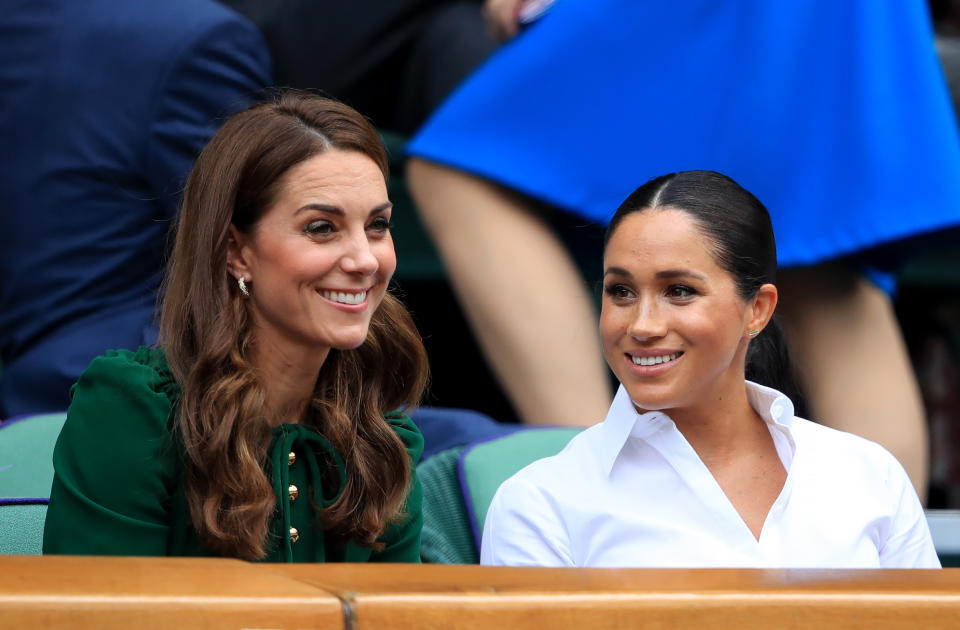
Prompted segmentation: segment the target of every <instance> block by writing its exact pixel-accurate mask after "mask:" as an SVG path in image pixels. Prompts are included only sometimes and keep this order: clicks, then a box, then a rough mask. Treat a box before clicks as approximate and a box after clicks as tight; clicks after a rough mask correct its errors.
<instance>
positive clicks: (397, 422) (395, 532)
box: [370, 411, 423, 563]
mask: <svg viewBox="0 0 960 630" xmlns="http://www.w3.org/2000/svg"><path fill="white" fill-rule="evenodd" d="M386 420H387V422H388V423H389V424H390V426H391V427H392V428H393V430H394V431H395V432H396V433H397V435H398V436H399V437H400V440H401V441H403V444H404V446H406V448H407V453H408V454H409V456H410V473H411V475H412V481H411V484H410V492H409V493H408V494H407V503H406V507H405V508H404V513H405V515H406V516H404V517H403V519H402V520H401V521H400V522H398V523H395V524H394V525H392V526H390V528H389V529H387V531H386V532H384V534H383V536H381V537H380V540H381V542H383V543H384V544H385V545H386V546H385V547H384V548H383V550H382V551H375V552H373V553H372V554H371V555H370V562H414V563H419V562H420V531H421V530H422V529H423V489H422V488H421V486H420V478H419V477H418V476H417V471H416V468H417V464H418V463H419V462H420V456H421V455H422V454H423V436H422V435H421V434H420V429H418V428H417V425H415V424H414V423H413V420H411V419H410V418H409V417H407V415H406V414H404V413H402V412H399V411H396V412H392V413H389V414H387V416H386Z"/></svg>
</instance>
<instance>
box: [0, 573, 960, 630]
mask: <svg viewBox="0 0 960 630" xmlns="http://www.w3.org/2000/svg"><path fill="white" fill-rule="evenodd" d="M641 627H642V628H654V629H660V628H664V629H666V628H696V629H698V630H716V629H720V628H736V629H737V630H741V629H746V630H759V629H761V628H777V629H784V628H787V629H789V628H814V629H818V630H819V629H821V628H824V629H829V628H851V629H852V628H870V629H871V630H887V629H894V628H904V629H909V630H930V629H934V628H949V629H958V628H960V569H946V570H943V571H895V570H888V571H806V570H804V571H799V570H792V571H784V570H775V571H765V570H735V569H730V570H714V569H708V570H679V569H668V570H642V569H630V570H614V569H583V570H568V569H562V570H555V569H505V568H494V567H475V566H412V565H382V564H381V565H259V564H250V563H246V562H241V561H238V560H209V559H186V558H92V557H86V558H84V557H30V556H0V628H18V629H33V628H37V629H46V628H83V629H86V628H91V629H92V628H97V629H101V628H102V629H106V630H110V629H113V628H117V629H119V628H123V629H124V630H127V629H130V628H138V629H139V628H143V629H147V630H150V629H152V628H174V629H189V628H198V629H200V630H219V629H221V628H224V629H226V628H231V629H232V628H291V629H293V628H297V629H307V628H330V629H336V630H339V629H341V628H346V629H357V630H364V629H370V630H374V629H388V628H397V629H406V628H437V629H446V628H467V629H474V628H494V629H496V630H510V629H514V628H518V629H527V628H530V629H535V630H552V629H554V628H558V629H565V628H587V629H590V630H593V629H601V630H602V629H605V628H641Z"/></svg>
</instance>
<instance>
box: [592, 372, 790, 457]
mask: <svg viewBox="0 0 960 630" xmlns="http://www.w3.org/2000/svg"><path fill="white" fill-rule="evenodd" d="M746 385H747V400H748V401H749V402H750V406H751V407H753V408H754V409H755V410H756V412H757V413H758V414H760V417H761V418H763V419H764V421H765V422H767V423H773V424H777V425H779V426H781V427H783V428H784V429H785V432H786V433H787V434H788V435H789V434H790V428H791V426H792V425H793V413H794V409H793V403H792V402H791V401H790V399H789V398H787V397H786V396H785V395H784V394H781V393H780V392H779V391H777V390H775V389H773V388H771V387H765V386H764V385H760V384H758V383H754V382H752V381H746ZM667 420H670V418H669V416H667V414H665V413H663V412H660V411H648V412H646V413H639V412H638V411H637V408H636V407H634V405H633V401H632V400H631V399H630V394H628V393H627V390H626V388H624V386H623V385H621V386H620V387H619V388H618V389H617V395H616V396H614V398H613V403H612V404H611V405H610V410H609V411H608V412H607V416H606V418H604V420H603V423H602V425H601V426H600V427H599V428H600V436H599V437H600V444H599V445H598V446H597V447H596V448H595V452H596V455H597V458H598V461H599V462H600V465H601V467H602V469H603V472H604V474H605V475H609V474H610V471H612V470H613V464H614V463H615V462H616V461H617V457H618V456H619V455H620V451H622V450H623V447H624V446H625V445H626V443H627V440H628V439H629V438H630V437H636V438H641V439H643V438H645V437H647V436H648V435H651V434H652V433H654V432H656V431H658V430H659V429H660V428H661V427H662V426H663V424H664V421H667Z"/></svg>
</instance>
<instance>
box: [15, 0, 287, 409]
mask: <svg viewBox="0 0 960 630" xmlns="http://www.w3.org/2000/svg"><path fill="white" fill-rule="evenodd" d="M4 4H5V7H4V11H3V12H2V15H0V41H3V42H4V44H3V46H2V47H0V138H2V140H0V143H2V144H0V148H2V149H3V152H4V154H5V160H4V168H3V169H0V234H2V235H3V236H2V240H3V245H2V246H0V358H2V364H3V366H2V373H0V418H4V417H11V416H16V415H22V414H29V413H37V412H44V411H52V410H60V409H65V408H66V407H67V405H68V403H69V390H70V386H71V385H72V384H73V383H74V381H75V380H76V379H77V377H78V376H79V374H80V373H81V372H82V371H83V370H84V369H85V368H86V367H87V365H88V364H89V362H90V360H91V359H92V358H93V357H95V356H97V355H99V354H101V353H102V352H103V351H104V350H105V349H107V348H130V349H135V348H137V347H138V346H139V345H141V344H145V343H146V344H149V343H151V342H153V341H154V339H155V337H156V331H155V323H154V310H155V302H156V291H157V287H158V286H159V281H160V276H161V268H162V260H161V259H162V255H163V250H164V243H165V239H166V234H167V231H168V227H169V223H170V220H171V219H172V218H173V216H174V214H175V212H176V209H177V205H178V203H179V191H180V189H181V188H182V186H183V183H184V181H185V180H186V176H187V174H188V173H189V171H190V169H191V167H192V165H193V161H194V159H195V157H196V155H197V154H198V153H199V151H200V149H201V148H202V147H203V146H204V145H205V144H206V142H207V140H209V138H210V137H211V135H212V134H213V132H214V131H215V129H216V127H217V125H218V122H219V121H220V120H221V119H222V118H224V117H226V115H228V114H230V113H232V112H233V111H237V110H239V109H242V108H244V107H246V106H247V105H249V104H250V103H251V102H252V101H253V100H254V98H255V97H256V96H257V93H258V91H259V90H261V89H262V88H263V87H265V86H268V85H270V84H271V82H272V80H271V69H270V57H269V53H268V51H267V47H266V44H265V42H264V40H263V38H262V36H261V34H260V32H259V30H258V29H257V28H256V27H254V26H253V25H252V24H251V23H249V22H248V21H247V20H246V19H244V18H242V17H241V16H239V15H237V14H236V13H234V12H232V11H231V10H229V9H228V8H226V7H224V6H222V5H220V4H218V3H216V2H213V1H212V0H167V1H165V2H162V3H152V2H130V1H128V0H88V1H86V2H82V3H78V2H71V1H69V0H15V1H13V2H6V3H4Z"/></svg>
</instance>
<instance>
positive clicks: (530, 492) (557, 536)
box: [480, 478, 574, 567]
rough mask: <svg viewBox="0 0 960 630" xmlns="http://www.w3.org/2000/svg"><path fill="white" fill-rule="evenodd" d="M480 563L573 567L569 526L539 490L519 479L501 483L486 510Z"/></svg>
mask: <svg viewBox="0 0 960 630" xmlns="http://www.w3.org/2000/svg"><path fill="white" fill-rule="evenodd" d="M480 564H487V565H502V566H540V567H570V566H574V563H573V560H572V558H571V555H570V546H569V536H568V535H567V533H566V529H565V527H564V525H563V523H562V521H561V520H560V517H559V514H558V513H557V511H556V510H555V509H553V506H552V505H551V502H550V501H549V500H548V498H547V497H545V496H544V495H543V493H542V492H541V491H540V489H538V488H537V487H536V486H534V485H533V484H530V483H528V482H526V481H522V480H518V479H516V478H511V479H508V480H507V481H505V482H504V483H503V484H502V485H501V486H500V488H499V489H498V490H497V493H496V495H494V497H493V501H492V502H491V504H490V509H489V510H488V511H487V518H486V522H485V523H484V527H483V539H482V541H481V545H480Z"/></svg>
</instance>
